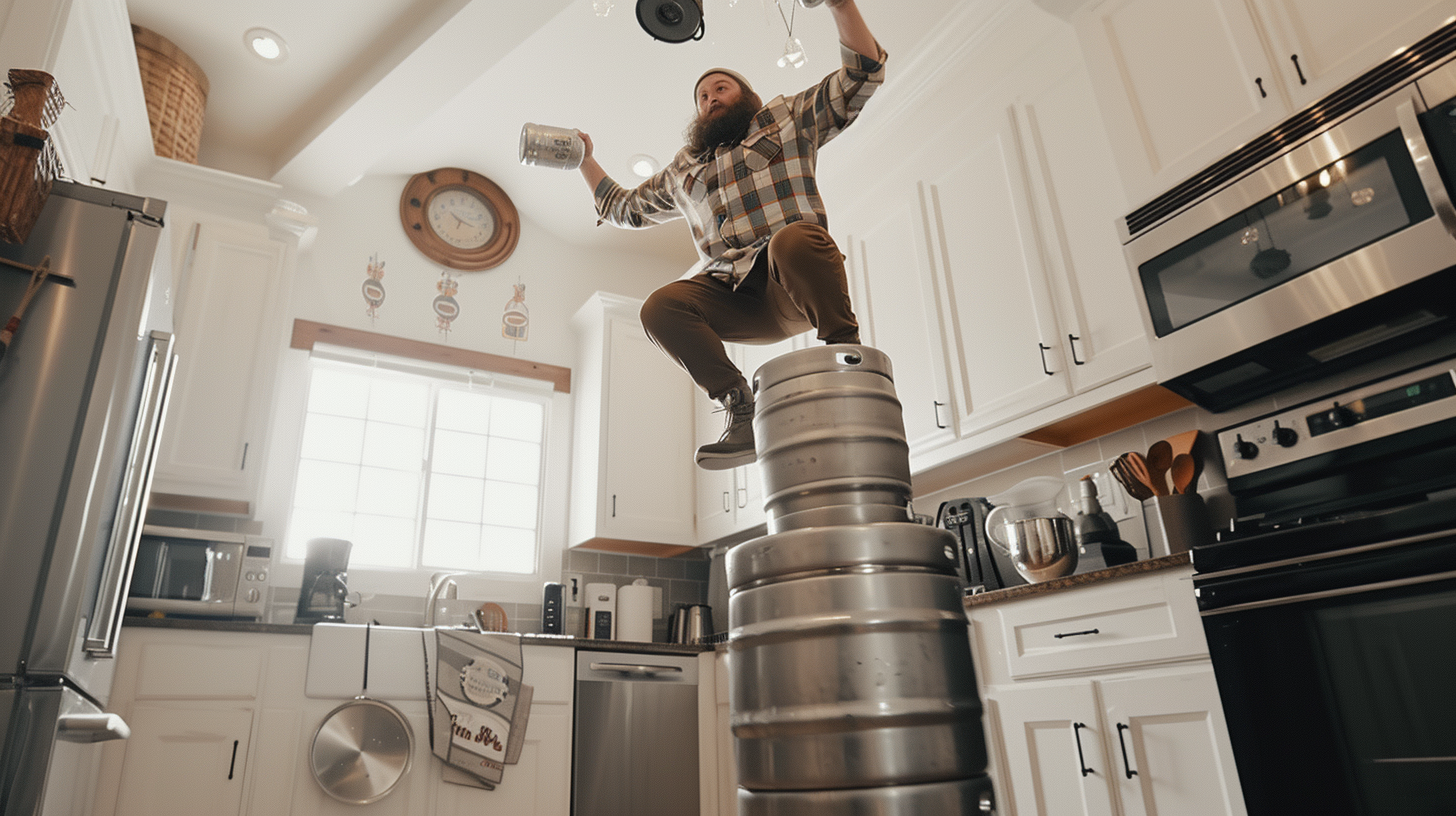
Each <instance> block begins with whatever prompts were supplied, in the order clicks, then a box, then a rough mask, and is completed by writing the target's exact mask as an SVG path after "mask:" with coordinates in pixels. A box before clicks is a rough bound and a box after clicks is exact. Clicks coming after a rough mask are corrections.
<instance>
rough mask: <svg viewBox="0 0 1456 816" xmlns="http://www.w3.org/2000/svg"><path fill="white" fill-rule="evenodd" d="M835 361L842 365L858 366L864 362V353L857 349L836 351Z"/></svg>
mask: <svg viewBox="0 0 1456 816" xmlns="http://www.w3.org/2000/svg"><path fill="white" fill-rule="evenodd" d="M834 362H836V363H838V364H840V365H842V366H858V365H861V364H863V363H864V355H863V354H860V353H859V352H857V351H840V352H835V354H834Z"/></svg>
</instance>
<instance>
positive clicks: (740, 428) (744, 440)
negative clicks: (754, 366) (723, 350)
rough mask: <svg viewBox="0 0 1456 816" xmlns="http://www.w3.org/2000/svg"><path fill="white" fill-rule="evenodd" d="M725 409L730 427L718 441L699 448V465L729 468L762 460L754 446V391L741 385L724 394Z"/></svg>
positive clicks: (708, 468)
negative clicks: (759, 458)
mask: <svg viewBox="0 0 1456 816" xmlns="http://www.w3.org/2000/svg"><path fill="white" fill-rule="evenodd" d="M721 402H722V403H723V410H724V411H726V412H727V414H728V422H727V427H725V428H724V429H723V435H722V436H721V437H719V438H718V441H717V442H713V443H711V444H708V445H704V446H702V447H701V448H698V455H697V457H696V459H697V463H698V467H700V468H702V469H703V470H729V469H731V468H736V467H738V466H739V465H746V464H749V463H750V462H753V461H756V460H757V459H758V453H757V452H756V451H755V450H754V448H753V392H752V391H749V390H748V388H747V387H746V386H739V387H737V388H734V389H733V390H731V391H729V392H728V393H726V394H724V395H723V398H722V400H721Z"/></svg>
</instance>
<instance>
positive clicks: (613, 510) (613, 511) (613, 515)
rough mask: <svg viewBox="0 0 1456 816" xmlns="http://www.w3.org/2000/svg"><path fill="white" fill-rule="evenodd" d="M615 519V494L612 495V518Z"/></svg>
mask: <svg viewBox="0 0 1456 816" xmlns="http://www.w3.org/2000/svg"><path fill="white" fill-rule="evenodd" d="M616 517H617V494H616V493H613V494H612V518H616Z"/></svg>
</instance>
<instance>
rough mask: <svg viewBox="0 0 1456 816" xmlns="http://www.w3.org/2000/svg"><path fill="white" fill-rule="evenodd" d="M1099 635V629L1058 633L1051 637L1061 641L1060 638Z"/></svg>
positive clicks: (1100, 632) (1100, 631)
mask: <svg viewBox="0 0 1456 816" xmlns="http://www.w3.org/2000/svg"><path fill="white" fill-rule="evenodd" d="M1100 634H1102V630H1101V629H1084V630H1082V631H1080V632H1058V633H1056V634H1055V635H1052V637H1054V638H1056V639H1057V640H1061V639H1062V638H1069V637H1081V636H1082V635H1100Z"/></svg>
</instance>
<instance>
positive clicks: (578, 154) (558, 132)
mask: <svg viewBox="0 0 1456 816" xmlns="http://www.w3.org/2000/svg"><path fill="white" fill-rule="evenodd" d="M585 157H586V142H584V141H582V139H581V134H579V133H577V132H576V131H574V130H572V129H571V128H559V127H550V126H549V125H537V124H532V123H531V122H527V123H526V124H525V125H523V126H522V127H521V164H525V165H534V166H537V167H555V168H557V169H560V170H575V169H576V168H578V167H580V166H581V162H582V160H583V159H584V158H585Z"/></svg>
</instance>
